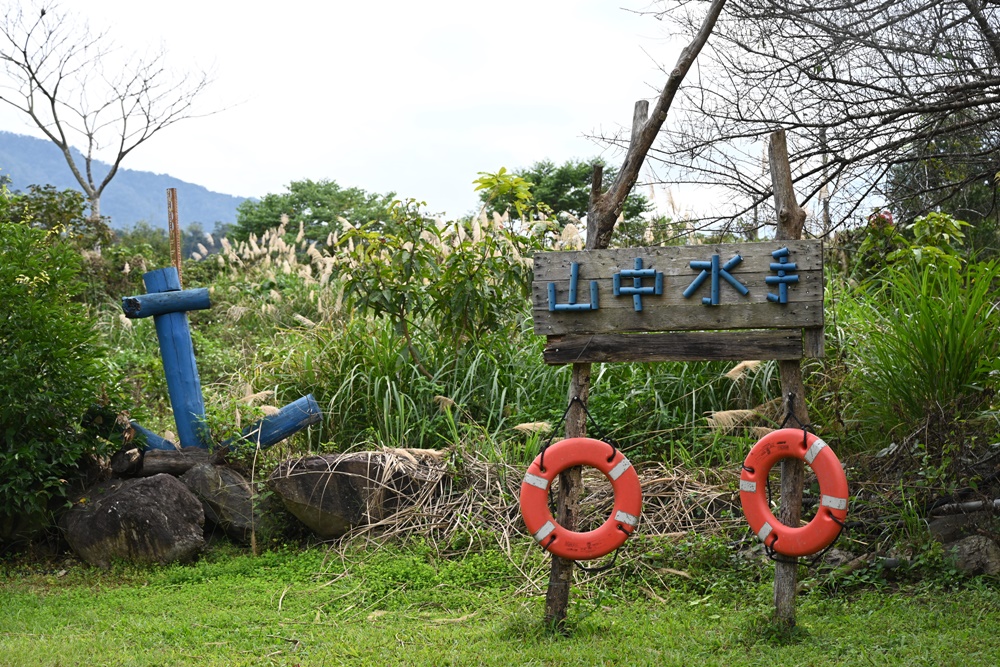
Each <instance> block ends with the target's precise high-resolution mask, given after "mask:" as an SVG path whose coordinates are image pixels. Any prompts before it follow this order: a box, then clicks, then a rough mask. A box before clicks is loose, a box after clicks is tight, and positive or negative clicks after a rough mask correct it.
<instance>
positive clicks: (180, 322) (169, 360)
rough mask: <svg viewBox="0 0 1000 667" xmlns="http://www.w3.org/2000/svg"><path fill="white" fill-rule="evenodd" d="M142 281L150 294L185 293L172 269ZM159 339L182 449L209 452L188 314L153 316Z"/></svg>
mask: <svg viewBox="0 0 1000 667" xmlns="http://www.w3.org/2000/svg"><path fill="white" fill-rule="evenodd" d="M142 281H143V283H144V284H145V285H146V291H147V292H149V293H150V294H155V293H162V292H178V291H180V289H181V282H180V278H179V277H178V275H177V269H176V268H174V267H172V266H170V267H167V268H165V269H157V270H155V271H150V272H148V273H145V274H143V276H142ZM153 323H154V325H155V326H156V337H157V338H158V339H159V343H160V357H161V358H162V359H163V372H164V374H165V375H166V376H167V392H168V393H169V394H170V407H171V408H173V411H174V423H175V424H177V438H178V439H179V440H180V442H181V447H203V448H208V444H209V439H208V433H207V431H208V429H207V428H206V427H205V403H204V401H203V399H202V396H201V380H200V379H199V377H198V365H197V364H196V363H195V360H194V343H192V341H191V328H190V327H189V326H188V318H187V313H184V312H168V313H164V314H162V315H155V316H153Z"/></svg>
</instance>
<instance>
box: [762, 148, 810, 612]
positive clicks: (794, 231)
mask: <svg viewBox="0 0 1000 667" xmlns="http://www.w3.org/2000/svg"><path fill="white" fill-rule="evenodd" d="M769 159H770V163H771V182H772V184H773V187H774V210H775V211H776V212H777V214H778V230H777V233H776V234H775V236H774V237H775V239H778V240H797V239H800V238H802V227H803V226H804V225H805V220H806V212H805V211H804V210H802V209H801V208H800V207H799V205H798V202H797V201H796V200H795V190H794V188H793V186H792V170H791V166H790V165H789V163H788V144H787V142H786V139H785V133H784V131H780V130H779V131H778V132H774V133H773V134H771V137H770V150H769ZM778 373H779V375H780V376H781V393H782V395H783V396H784V398H785V400H786V406H787V409H788V410H789V411H790V413H791V414H792V415H794V417H795V418H796V419H798V421H799V423H801V424H808V423H809V413H808V410H807V409H806V401H805V395H806V390H805V386H804V385H803V384H802V368H801V366H800V365H799V361H798V360H792V361H779V362H778ZM789 399H791V400H789ZM804 478H805V465H804V464H803V462H802V461H800V460H799V459H784V460H783V461H782V462H781V510H780V512H779V513H778V517H777V518H778V520H779V521H781V523H783V524H785V525H787V526H798V525H799V519H800V518H801V516H802V484H803V480H804ZM797 575H798V559H797V558H789V559H785V558H782V557H779V560H778V561H777V562H776V563H775V566H774V618H775V620H776V621H778V622H780V623H783V624H785V625H787V626H788V627H793V626H794V625H795V581H796V577H797Z"/></svg>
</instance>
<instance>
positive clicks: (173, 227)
mask: <svg viewBox="0 0 1000 667" xmlns="http://www.w3.org/2000/svg"><path fill="white" fill-rule="evenodd" d="M167 230H168V231H169V232H170V258H171V260H172V261H173V264H174V268H175V269H177V284H178V285H180V284H181V263H182V262H181V223H180V218H179V216H178V215H177V188H167ZM177 289H180V287H178V288H177Z"/></svg>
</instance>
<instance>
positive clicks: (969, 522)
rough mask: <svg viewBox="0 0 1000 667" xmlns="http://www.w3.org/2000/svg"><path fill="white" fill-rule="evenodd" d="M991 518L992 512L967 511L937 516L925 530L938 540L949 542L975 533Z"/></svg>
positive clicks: (987, 523) (943, 542)
mask: <svg viewBox="0 0 1000 667" xmlns="http://www.w3.org/2000/svg"><path fill="white" fill-rule="evenodd" d="M992 518H993V513H992V512H969V513H968V514H952V515H949V516H939V517H937V518H935V519H932V520H931V522H930V523H929V524H928V525H927V530H929V531H930V534H931V536H932V537H933V538H934V539H935V540H937V541H938V542H940V543H942V544H950V543H951V542H956V541H958V540H960V539H962V538H963V537H968V536H969V535H975V534H977V532H978V530H979V528H981V527H985V526H988V525H989V523H990V521H991V520H992Z"/></svg>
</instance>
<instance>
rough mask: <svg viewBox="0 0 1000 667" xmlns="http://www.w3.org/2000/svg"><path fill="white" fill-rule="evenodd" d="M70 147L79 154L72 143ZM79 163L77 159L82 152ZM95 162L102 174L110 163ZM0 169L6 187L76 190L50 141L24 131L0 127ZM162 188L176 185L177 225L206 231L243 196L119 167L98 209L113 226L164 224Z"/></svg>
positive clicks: (230, 216) (229, 218)
mask: <svg viewBox="0 0 1000 667" xmlns="http://www.w3.org/2000/svg"><path fill="white" fill-rule="evenodd" d="M73 153H74V154H75V155H76V156H78V157H81V156H80V153H79V151H77V150H76V149H75V148H74V149H73ZM127 162H128V158H126V159H125V163H126V164H127ZM79 164H82V157H81V162H80V163H79ZM94 168H95V171H96V172H97V173H101V174H106V173H107V170H108V169H110V168H111V167H110V165H108V164H106V163H104V162H97V161H95V162H94ZM0 175H5V176H9V177H10V179H11V184H10V186H8V187H10V189H11V190H26V189H27V188H28V186H29V185H54V186H56V187H57V188H59V189H60V190H65V189H67V188H72V189H74V190H80V185H79V184H78V183H77V182H76V179H74V178H73V174H72V172H70V170H69V166H68V165H67V164H66V160H65V159H64V158H63V155H62V152H61V151H60V150H59V149H58V148H57V147H56V146H55V144H53V143H52V142H50V141H47V140H43V139H36V138H34V137H28V136H25V135H23V134H13V133H11V132H2V131H0ZM167 188H177V208H178V212H179V214H180V221H181V226H183V227H187V226H188V225H189V224H191V223H192V222H198V223H201V226H202V227H203V228H204V229H205V231H211V230H212V229H213V228H214V227H215V223H216V222H227V223H232V222H236V207H237V206H239V205H240V203H241V202H243V201H244V200H246V197H234V196H233V195H224V194H220V193H218V192H211V191H209V190H208V189H206V188H203V187H202V186H200V185H195V184H193V183H186V182H184V181H182V180H180V179H177V178H173V177H172V176H167V175H166V174H154V173H152V172H149V171H134V170H132V169H119V170H118V173H117V174H115V177H114V178H113V179H112V180H111V183H109V184H108V187H107V188H105V190H104V194H103V195H102V196H101V214H102V215H105V216H107V217H109V218H110V219H111V226H112V227H115V228H117V229H121V228H124V227H130V226H132V225H134V224H135V223H136V222H139V221H140V220H145V221H146V222H148V223H149V224H151V225H153V226H155V227H162V228H164V229H165V228H166V227H167Z"/></svg>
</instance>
